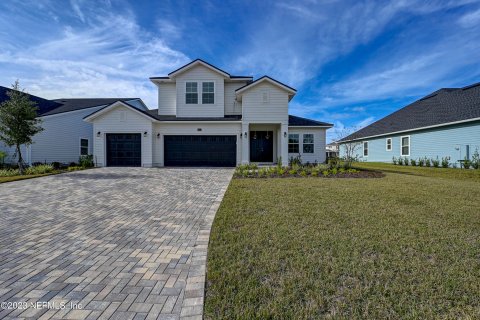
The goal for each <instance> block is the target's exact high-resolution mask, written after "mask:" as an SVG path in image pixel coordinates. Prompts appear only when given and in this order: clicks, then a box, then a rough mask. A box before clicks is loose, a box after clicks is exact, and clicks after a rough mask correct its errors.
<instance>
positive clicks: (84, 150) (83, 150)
mask: <svg viewBox="0 0 480 320" xmlns="http://www.w3.org/2000/svg"><path fill="white" fill-rule="evenodd" d="M80 155H81V156H87V155H88V139H80Z"/></svg>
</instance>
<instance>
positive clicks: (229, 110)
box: [225, 82, 246, 115]
mask: <svg viewBox="0 0 480 320" xmlns="http://www.w3.org/2000/svg"><path fill="white" fill-rule="evenodd" d="M245 84H246V82H230V83H225V114H227V115H232V114H242V104H241V102H235V90H237V89H238V88H240V87H243V86H244V85H245Z"/></svg>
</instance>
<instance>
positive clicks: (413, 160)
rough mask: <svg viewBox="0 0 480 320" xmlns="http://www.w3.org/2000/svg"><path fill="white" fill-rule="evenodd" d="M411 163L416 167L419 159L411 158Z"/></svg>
mask: <svg viewBox="0 0 480 320" xmlns="http://www.w3.org/2000/svg"><path fill="white" fill-rule="evenodd" d="M410 164H411V165H412V167H415V166H416V165H417V160H415V159H410Z"/></svg>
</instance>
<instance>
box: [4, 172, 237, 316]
mask: <svg viewBox="0 0 480 320" xmlns="http://www.w3.org/2000/svg"><path fill="white" fill-rule="evenodd" d="M232 173H233V170H231V169H183V168H182V169H163V168H162V169H159V168H101V169H92V170H86V171H80V172H72V173H67V174H61V175H55V176H48V177H42V178H36V179H31V180H23V181H18V182H10V183H5V184H0V218H1V221H0V302H2V308H1V309H0V318H37V319H38V318H40V319H179V318H182V319H183V318H185V319H201V318H202V315H203V301H204V285H205V264H206V254H207V245H208V239H209V235H210V228H211V224H212V221H213V218H214V216H215V213H216V211H217V209H218V206H219V205H220V202H221V200H222V198H223V194H224V193H225V191H226V189H227V186H228V184H229V181H230V179H231V177H232Z"/></svg>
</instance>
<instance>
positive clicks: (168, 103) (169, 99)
mask: <svg viewBox="0 0 480 320" xmlns="http://www.w3.org/2000/svg"><path fill="white" fill-rule="evenodd" d="M176 112H177V91H176V87H175V83H161V84H160V85H159V86H158V114H161V115H169V116H172V115H173V116H174V115H175V114H176Z"/></svg>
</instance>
